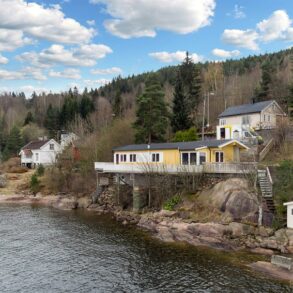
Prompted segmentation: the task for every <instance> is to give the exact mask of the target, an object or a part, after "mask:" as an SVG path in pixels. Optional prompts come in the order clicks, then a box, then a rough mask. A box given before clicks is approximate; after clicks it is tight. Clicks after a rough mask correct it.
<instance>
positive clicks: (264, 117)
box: [263, 114, 266, 122]
mask: <svg viewBox="0 0 293 293" xmlns="http://www.w3.org/2000/svg"><path fill="white" fill-rule="evenodd" d="M263 121H264V122H266V114H264V115H263Z"/></svg>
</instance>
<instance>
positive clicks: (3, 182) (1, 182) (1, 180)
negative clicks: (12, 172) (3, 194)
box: [0, 175, 7, 188]
mask: <svg viewBox="0 0 293 293" xmlns="http://www.w3.org/2000/svg"><path fill="white" fill-rule="evenodd" d="M6 186H7V178H6V175H0V188H4V187H6Z"/></svg>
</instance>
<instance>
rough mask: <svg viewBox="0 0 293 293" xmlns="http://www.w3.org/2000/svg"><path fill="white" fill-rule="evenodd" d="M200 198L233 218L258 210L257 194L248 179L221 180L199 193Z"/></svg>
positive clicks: (237, 218) (243, 217)
mask: <svg viewBox="0 0 293 293" xmlns="http://www.w3.org/2000/svg"><path fill="white" fill-rule="evenodd" d="M199 200H201V201H202V202H204V203H206V204H208V205H212V206H213V207H215V208H217V209H218V210H219V211H221V212H222V213H226V214H228V215H229V216H230V217H231V218H232V220H234V221H235V220H242V219H246V218H248V217H251V216H253V215H255V213H257V212H258V201H257V196H256V195H255V194H253V193H251V192H250V189H249V186H248V182H247V180H245V179H243V178H231V179H228V180H225V181H221V182H219V183H217V184H216V185H215V186H213V187H212V188H211V189H209V190H204V191H203V192H201V194H200V195H199Z"/></svg>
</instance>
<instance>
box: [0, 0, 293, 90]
mask: <svg viewBox="0 0 293 293" xmlns="http://www.w3.org/2000/svg"><path fill="white" fill-rule="evenodd" d="M256 3H257V4H256ZM0 5H1V10H0V91H24V92H25V93H26V94H27V95H30V94H31V93H32V91H33V90H36V91H37V92H41V91H50V90H51V91H53V92H58V91H64V90H68V88H69V87H72V86H74V85H76V86H78V88H80V89H81V90H82V89H83V88H84V87H88V88H91V87H99V86H101V85H102V84H104V83H106V82H108V81H109V80H111V79H112V78H113V77H115V76H117V75H118V74H121V75H122V76H127V75H132V74H137V73H141V72H144V71H149V70H156V69H159V68H161V67H163V66H168V65H174V64H178V63H180V62H181V60H182V58H183V57H184V52H185V51H186V50H188V51H189V52H190V53H191V54H192V56H193V58H194V61H196V62H197V61H207V60H225V59H227V58H241V57H245V56H248V55H251V54H262V53H265V52H274V51H278V50H281V49H285V48H289V47H291V46H292V44H293V21H292V18H293V1H292V0H257V1H252V0H156V1H154V0H50V1H49V0H30V1H24V0H0Z"/></svg>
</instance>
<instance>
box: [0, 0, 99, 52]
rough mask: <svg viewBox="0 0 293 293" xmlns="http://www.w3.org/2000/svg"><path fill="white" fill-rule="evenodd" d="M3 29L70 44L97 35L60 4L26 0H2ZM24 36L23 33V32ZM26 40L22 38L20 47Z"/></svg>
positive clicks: (1, 19)
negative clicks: (67, 15) (63, 10)
mask: <svg viewBox="0 0 293 293" xmlns="http://www.w3.org/2000/svg"><path fill="white" fill-rule="evenodd" d="M0 6H1V9H0V29H5V30H9V31H10V32H11V33H12V34H15V33H16V32H18V34H26V35H30V36H32V37H35V38H38V39H45V40H48V41H52V42H58V43H66V44H80V43H87V42H89V41H90V40H91V39H92V38H93V36H94V35H95V31H94V29H92V28H86V27H84V26H82V25H81V24H80V23H79V22H77V21H76V20H74V19H72V18H66V17H65V15H64V13H63V12H62V11H61V7H60V5H51V6H49V7H45V6H43V5H40V4H37V3H35V2H26V1H24V0H0ZM19 39H20V36H19ZM22 45H23V44H22V43H20V42H19V44H18V47H20V46H22Z"/></svg>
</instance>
